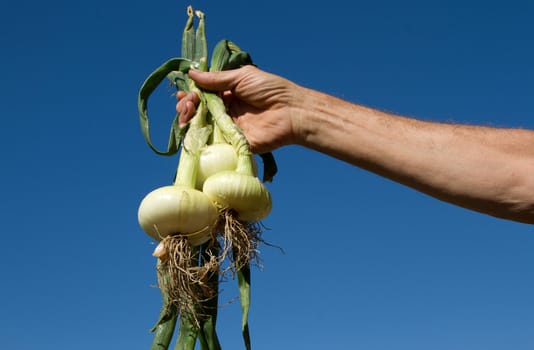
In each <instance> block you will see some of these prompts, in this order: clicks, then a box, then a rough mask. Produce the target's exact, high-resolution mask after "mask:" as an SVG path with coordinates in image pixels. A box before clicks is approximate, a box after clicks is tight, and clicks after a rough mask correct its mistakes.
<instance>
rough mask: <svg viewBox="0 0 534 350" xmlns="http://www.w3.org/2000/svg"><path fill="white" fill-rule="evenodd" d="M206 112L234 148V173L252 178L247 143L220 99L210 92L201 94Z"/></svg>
mask: <svg viewBox="0 0 534 350" xmlns="http://www.w3.org/2000/svg"><path fill="white" fill-rule="evenodd" d="M203 95H204V97H205V100H206V104H207V107H208V110H209V111H210V112H211V114H212V116H213V119H214V121H215V124H216V125H217V128H216V129H219V130H220V133H221V134H222V136H223V138H224V139H225V140H226V141H227V142H229V143H230V144H231V145H232V147H234V149H235V151H236V154H237V169H236V172H238V173H240V174H244V175H251V176H254V165H253V164H254V155H253V154H252V152H251V151H250V146H249V144H248V141H247V139H246V137H245V135H244V134H243V131H241V129H240V128H239V127H238V126H237V125H236V124H235V123H234V121H233V120H232V118H231V117H230V116H229V115H228V114H227V113H226V107H225V106H224V102H223V101H222V99H221V98H220V97H219V96H217V95H216V94H214V93H212V92H204V93H203Z"/></svg>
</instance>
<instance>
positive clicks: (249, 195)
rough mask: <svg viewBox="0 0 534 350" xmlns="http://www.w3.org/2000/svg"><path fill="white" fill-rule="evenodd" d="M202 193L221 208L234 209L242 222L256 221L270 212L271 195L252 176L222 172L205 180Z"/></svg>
mask: <svg viewBox="0 0 534 350" xmlns="http://www.w3.org/2000/svg"><path fill="white" fill-rule="evenodd" d="M202 192H204V193H205V194H206V195H207V196H208V197H209V198H210V199H211V200H212V201H214V202H215V203H217V204H219V205H221V206H222V207H226V208H231V209H234V210H235V211H236V212H237V215H238V218H239V219H240V220H243V221H258V220H261V219H263V218H264V217H266V216H267V215H269V213H270V212H271V208H272V201H271V195H270V193H269V191H268V190H267V188H266V187H265V185H263V183H261V181H260V180H259V179H258V178H257V177H254V176H249V175H244V174H239V173H237V172H234V171H222V172H219V173H217V174H215V175H212V176H210V177H209V178H208V179H206V181H205V182H204V186H203V188H202Z"/></svg>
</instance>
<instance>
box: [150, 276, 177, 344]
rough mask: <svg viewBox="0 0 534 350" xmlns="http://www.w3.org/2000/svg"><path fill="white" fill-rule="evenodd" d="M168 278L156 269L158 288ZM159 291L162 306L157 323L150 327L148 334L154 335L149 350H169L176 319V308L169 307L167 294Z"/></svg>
mask: <svg viewBox="0 0 534 350" xmlns="http://www.w3.org/2000/svg"><path fill="white" fill-rule="evenodd" d="M168 278H169V276H167V275H163V273H162V272H161V270H159V269H158V281H159V285H160V286H161V285H163V284H165V283H164V280H166V279H168ZM160 290H161V296H162V299H163V305H162V307H161V311H160V314H159V319H158V322H156V324H155V325H154V327H152V329H151V330H150V332H153V333H154V338H153V340H152V345H151V346H150V350H167V349H168V348H169V344H170V343H171V340H172V337H173V334H174V329H175V328H176V321H177V317H178V314H177V312H176V308H175V307H173V306H172V305H169V297H168V295H167V293H165V291H164V289H160Z"/></svg>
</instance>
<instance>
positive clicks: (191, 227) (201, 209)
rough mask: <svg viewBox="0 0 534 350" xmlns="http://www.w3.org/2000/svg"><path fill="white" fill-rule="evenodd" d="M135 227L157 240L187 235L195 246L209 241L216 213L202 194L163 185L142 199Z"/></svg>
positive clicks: (186, 188) (188, 189)
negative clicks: (173, 235) (175, 235)
mask: <svg viewBox="0 0 534 350" xmlns="http://www.w3.org/2000/svg"><path fill="white" fill-rule="evenodd" d="M137 217H138V220H139V224H140V225H141V227H142V228H143V230H144V231H145V232H146V233H147V234H148V235H150V236H152V237H153V238H154V239H156V240H158V241H160V240H161V239H163V238H164V237H166V236H168V235H170V234H182V235H184V236H187V237H188V239H189V238H190V239H189V240H190V242H191V244H194V245H198V244H202V243H205V242H207V241H208V240H209V239H210V238H211V230H212V228H213V226H214V225H215V223H216V221H217V217H218V211H217V208H216V207H215V205H214V204H213V203H212V202H211V200H210V199H209V198H208V197H207V196H206V195H205V194H204V193H202V192H200V191H198V190H195V189H192V188H189V187H185V186H164V187H160V188H157V189H155V190H154V191H152V192H150V193H149V194H147V195H146V196H145V198H144V199H143V200H142V201H141V204H140V205H139V210H138V213H137Z"/></svg>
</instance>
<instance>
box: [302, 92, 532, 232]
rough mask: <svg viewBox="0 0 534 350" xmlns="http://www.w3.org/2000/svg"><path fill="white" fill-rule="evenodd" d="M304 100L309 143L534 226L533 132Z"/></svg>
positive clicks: (312, 97)
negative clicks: (404, 115) (420, 118)
mask: <svg viewBox="0 0 534 350" xmlns="http://www.w3.org/2000/svg"><path fill="white" fill-rule="evenodd" d="M302 96H303V97H302V104H301V108H298V109H297V111H298V112H295V114H294V115H295V119H296V120H297V122H296V124H297V125H299V128H298V130H299V135H300V137H299V138H298V143H300V144H302V145H303V146H306V147H309V148H312V149H315V150H317V151H320V152H323V153H326V154H329V155H331V156H334V157H336V158H338V159H341V160H344V161H346V162H349V163H351V164H354V165H356V166H359V167H361V168H364V169H366V170H369V171H372V172H374V173H377V174H380V175H382V176H384V177H387V178H390V179H392V180H394V181H397V182H400V183H403V184H405V185H407V186H410V187H412V188H414V189H417V190H419V191H421V192H424V193H426V194H429V195H431V196H433V197H436V198H439V199H441V200H444V201H447V202H450V203H454V204H456V205H459V206H462V207H465V208H469V209H472V210H475V211H479V212H483V213H486V214H490V215H493V216H497V217H502V218H507V219H511V220H516V221H521V222H529V223H534V175H532V174H534V132H531V131H527V130H519V129H495V128H485V127H475V126H466V125H453V124H441V123H431V122H425V121H419V120H415V119H412V118H405V117H400V116H395V115H392V114H388V113H384V112H381V111H378V110H375V109H370V108H366V107H363V106H360V105H355V104H352V103H348V102H346V101H343V100H339V99H337V98H334V97H331V96H328V95H325V94H321V93H318V92H316V91H312V90H307V89H305V90H304V93H303V94H302ZM299 120H300V121H301V122H298V121H299ZM300 125H301V126H302V127H300Z"/></svg>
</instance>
